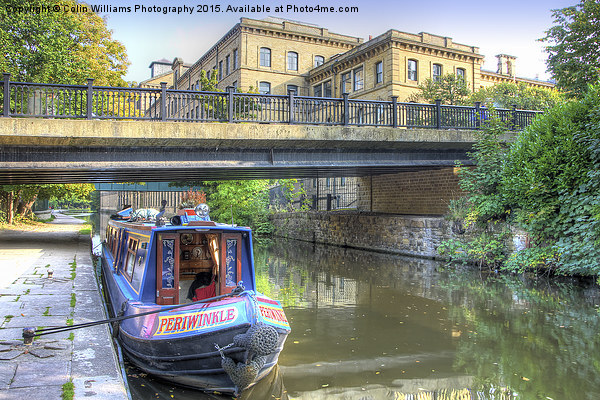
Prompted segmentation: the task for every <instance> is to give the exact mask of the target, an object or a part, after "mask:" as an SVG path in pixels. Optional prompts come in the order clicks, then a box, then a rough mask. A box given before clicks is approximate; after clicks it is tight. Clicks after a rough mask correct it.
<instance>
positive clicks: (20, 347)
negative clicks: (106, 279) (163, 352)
mask: <svg viewBox="0 0 600 400" xmlns="http://www.w3.org/2000/svg"><path fill="white" fill-rule="evenodd" d="M82 222H83V221H82V220H79V219H76V218H72V217H68V216H66V215H63V214H57V218H56V219H55V220H54V221H53V222H52V223H50V224H43V225H39V226H35V227H32V228H31V229H29V228H28V229H27V230H12V229H5V230H0V400H4V399H45V400H54V399H61V398H62V394H63V390H65V389H64V388H63V385H65V384H67V385H66V386H65V387H66V388H67V390H68V386H70V385H69V384H68V382H72V383H73V389H72V390H73V392H74V393H73V395H74V396H73V398H74V399H90V400H99V399H103V400H104V399H110V400H113V399H115V400H119V399H127V398H128V392H127V390H126V386H125V384H124V381H123V378H122V374H121V369H120V366H119V362H118V360H117V358H116V356H115V351H114V349H113V344H112V341H111V337H110V331H109V330H108V327H107V326H106V325H100V326H95V327H91V328H84V329H77V330H73V331H68V332H63V333H57V334H52V335H46V336H41V337H39V338H36V339H35V340H34V343H33V344H32V345H30V346H25V345H24V344H23V341H22V334H23V328H24V327H38V328H39V327H50V326H63V325H67V324H70V323H74V324H78V323H82V322H89V321H95V320H101V319H105V318H106V316H105V313H104V309H103V306H102V299H101V295H100V292H99V290H98V285H97V283H96V278H95V276H94V271H93V264H92V259H91V255H90V250H91V249H90V246H91V241H90V236H89V234H81V233H79V232H80V230H81V229H82V225H81V223H82ZM50 270H52V272H53V273H52V277H48V272H49V271H50Z"/></svg>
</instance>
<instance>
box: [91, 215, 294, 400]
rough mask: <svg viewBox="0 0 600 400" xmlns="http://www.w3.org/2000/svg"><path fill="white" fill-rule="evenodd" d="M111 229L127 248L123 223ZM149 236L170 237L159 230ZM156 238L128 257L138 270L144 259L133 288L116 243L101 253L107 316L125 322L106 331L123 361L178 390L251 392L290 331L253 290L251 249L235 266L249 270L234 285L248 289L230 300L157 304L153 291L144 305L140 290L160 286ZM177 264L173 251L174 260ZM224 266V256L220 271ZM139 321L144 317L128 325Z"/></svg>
mask: <svg viewBox="0 0 600 400" xmlns="http://www.w3.org/2000/svg"><path fill="white" fill-rule="evenodd" d="M116 228H119V230H120V231H119V232H118V233H115V232H112V233H111V234H113V235H115V238H117V237H118V238H119V240H120V241H121V243H122V245H123V246H127V243H129V244H131V243H132V240H131V238H133V237H135V235H136V231H135V229H133V230H128V229H127V226H126V224H123V223H120V224H118V225H116ZM116 228H115V229H116ZM182 229H183V228H181V227H179V228H178V232H179V233H178V234H180V233H181V232H185V231H184V230H182ZM172 230H173V229H172ZM156 231H157V232H165V234H167V235H171V236H172V235H173V234H172V233H171V231H169V230H167V229H164V228H163V229H162V230H156ZM157 232H154V231H152V230H151V231H150V232H148V233H150V235H146V236H148V239H146V240H147V242H148V244H147V245H146V249H145V250H146V251H147V254H145V255H142V254H141V253H139V252H136V251H131V249H130V251H129V253H131V254H133V255H135V257H136V258H135V260H138V261H136V262H138V264H139V265H138V264H135V265H136V268H142V261H139V260H144V259H145V272H144V274H143V278H144V279H143V280H142V282H141V283H139V284H138V286H134V285H132V282H133V283H135V276H136V275H135V271H134V270H129V271H128V272H129V273H126V272H127V268H128V267H127V265H126V264H127V256H122V255H123V254H126V252H127V248H125V250H122V249H121V250H119V248H120V247H119V246H120V245H119V244H118V243H107V244H106V245H105V246H104V248H103V251H102V257H101V260H102V275H103V281H104V285H105V291H106V294H107V297H108V300H109V302H110V307H109V308H110V309H111V311H112V313H113V315H114V316H118V317H125V318H126V319H123V320H122V321H120V322H119V323H115V324H113V334H114V336H115V338H116V339H117V340H118V342H119V344H120V345H121V347H122V349H123V351H124V353H125V354H126V356H127V357H128V359H129V360H130V361H131V362H132V363H133V364H134V365H136V366H137V367H138V368H140V369H141V370H143V371H145V372H147V373H149V374H152V375H154V376H156V377H159V378H162V379H165V380H168V381H171V382H173V383H175V384H178V385H183V386H187V387H193V388H197V389H200V390H205V391H218V392H225V393H239V392H240V391H242V390H243V389H246V388H248V387H250V386H252V385H253V384H254V383H256V382H257V381H258V380H260V379H261V378H263V377H264V376H266V375H267V374H268V373H269V371H270V370H271V369H272V368H273V367H274V366H275V365H276V364H277V360H278V357H279V353H280V352H281V350H282V349H283V345H284V343H285V340H286V338H287V335H288V334H289V331H290V328H289V324H288V322H287V319H286V317H285V314H284V312H283V309H282V307H281V305H280V304H279V302H277V301H274V300H272V299H270V298H268V297H266V296H264V295H262V294H260V293H257V292H256V291H255V290H254V287H253V283H254V279H253V274H254V269H253V265H251V263H252V257H251V247H249V248H242V249H241V250H239V251H238V255H241V257H238V258H241V259H242V261H240V262H239V265H241V266H242V267H243V268H248V269H249V270H248V271H246V272H245V273H240V274H239V275H240V276H239V277H241V276H242V275H244V274H245V275H246V276H247V275H249V274H251V275H252V279H251V288H250V289H248V290H241V289H238V290H234V291H233V292H229V293H227V292H226V291H225V290H223V289H221V290H223V294H221V295H220V296H218V298H217V299H216V300H212V301H208V302H192V303H187V304H186V303H185V302H183V301H181V302H177V303H172V304H166V305H165V304H157V303H158V301H159V299H160V298H159V294H160V293H159V292H160V291H159V290H158V289H157V290H156V301H154V300H153V299H150V301H148V299H144V296H145V295H144V293H149V292H150V290H149V289H148V288H146V292H144V287H145V286H144V285H149V286H151V287H153V285H159V286H160V281H161V279H160V277H158V278H157V277H156V273H155V272H154V271H156V270H157V267H156V263H157V262H160V259H161V256H160V254H161V253H160V252H158V253H157V250H156V249H155V248H156V246H157V245H156V243H157V242H158V238H155V236H157V235H158V234H157ZM215 232H216V231H215ZM218 232H220V234H221V233H222V234H223V236H224V237H225V236H226V235H228V234H230V233H229V232H227V231H225V230H224V228H222V227H221V228H220V230H218ZM130 233H131V235H130ZM138 234H139V231H138ZM184 234H185V233H184ZM140 235H141V234H140ZM171 236H168V237H171ZM226 237H229V236H226ZM240 238H241V236H240ZM140 247H143V246H140ZM134 250H135V249H134ZM179 253H181V254H183V253H182V251H180V252H179ZM246 254H250V256H248V257H246V259H245V260H248V263H249V264H250V265H247V266H244V262H246V261H245V260H244V257H245V255H246ZM179 256H180V255H179V254H177V251H175V257H179ZM132 257H133V256H132ZM181 257H183V255H181ZM185 257H187V255H185ZM157 260H158V261H157ZM225 263H226V260H225V256H224V257H223V263H222V265H221V267H223V266H224V264H225ZM121 264H123V265H121ZM217 264H218V263H217ZM175 265H177V268H179V265H178V264H175ZM158 271H159V272H160V267H159V268H158ZM240 271H241V270H240ZM153 274H154V276H153ZM239 277H238V278H239ZM157 282H159V283H157ZM224 284H225V283H222V284H221V285H222V286H223V285H224ZM132 288H133V289H136V288H137V289H138V290H137V291H136V290H132ZM152 293H154V289H152ZM146 297H147V296H146ZM138 314H143V315H140V316H139V317H134V316H135V315H138Z"/></svg>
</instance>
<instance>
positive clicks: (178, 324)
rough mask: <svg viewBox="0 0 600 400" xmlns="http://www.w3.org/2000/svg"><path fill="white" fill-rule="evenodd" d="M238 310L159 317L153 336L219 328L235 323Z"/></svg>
mask: <svg viewBox="0 0 600 400" xmlns="http://www.w3.org/2000/svg"><path fill="white" fill-rule="evenodd" d="M237 317H238V310H237V308H235V307H228V308H221V309H218V310H214V311H213V310H204V311H199V312H195V313H190V314H183V315H173V316H162V315H161V316H159V317H158V329H157V330H156V333H155V334H154V336H161V335H171V334H175V333H185V332H191V331H195V330H199V329H205V328H211V327H214V326H220V325H225V324H228V323H230V322H232V321H235V320H236V319H237Z"/></svg>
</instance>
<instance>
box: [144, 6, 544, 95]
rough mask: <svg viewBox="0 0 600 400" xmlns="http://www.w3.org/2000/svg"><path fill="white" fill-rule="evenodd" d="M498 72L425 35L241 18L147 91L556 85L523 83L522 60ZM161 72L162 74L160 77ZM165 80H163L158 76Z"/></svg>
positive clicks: (405, 91)
mask: <svg viewBox="0 0 600 400" xmlns="http://www.w3.org/2000/svg"><path fill="white" fill-rule="evenodd" d="M496 57H497V59H498V68H497V70H496V72H492V71H485V70H482V69H481V66H482V65H483V61H484V56H483V55H482V54H480V53H479V48H478V47H476V46H471V45H465V44H460V43H455V42H454V41H453V40H452V38H450V37H445V36H439V35H434V34H430V33H426V32H421V33H418V34H414V33H407V32H401V31H398V30H395V29H390V30H388V31H387V32H385V33H383V34H382V35H380V36H377V37H375V38H370V39H369V40H368V41H366V42H364V41H363V39H361V38H358V37H353V36H347V35H341V34H337V33H333V32H330V31H329V30H328V29H326V28H322V27H319V26H317V25H313V24H308V23H303V22H297V21H290V20H286V19H281V18H274V17H269V18H265V19H263V20H255V19H250V18H241V19H240V22H239V23H238V24H236V25H235V26H234V27H233V28H231V29H230V30H229V31H228V32H227V33H226V34H225V35H224V36H223V37H222V38H221V39H219V41H217V43H215V44H214V45H213V46H212V47H211V48H210V49H209V50H208V51H207V52H206V53H205V54H204V55H203V56H202V57H200V59H198V60H197V61H196V62H194V63H193V64H192V65H188V64H184V62H183V60H181V59H180V58H176V59H175V60H174V61H173V62H172V63H171V70H170V72H164V69H163V68H164V67H165V64H166V60H159V61H155V62H153V63H152V64H150V68H151V75H152V77H151V79H149V80H146V81H144V82H142V83H141V84H140V86H142V87H157V86H159V85H160V82H166V83H167V85H168V86H169V87H172V88H175V89H182V90H202V88H201V87H200V74H201V71H202V70H205V71H215V73H216V74H217V77H218V82H219V83H218V86H217V87H218V89H219V90H225V88H226V87H228V86H232V87H235V88H237V89H240V90H242V91H250V90H253V91H258V92H260V93H264V94H276V95H285V94H287V93H288V92H289V91H290V90H293V91H295V92H296V94H298V95H301V96H315V97H341V96H342V93H344V92H346V93H349V97H350V98H356V99H366V100H389V99H390V98H391V96H397V97H398V99H399V101H404V100H406V99H407V98H408V97H409V96H410V95H411V94H412V93H414V92H416V91H417V90H418V86H419V84H421V83H423V82H424V81H425V80H426V79H428V78H430V79H436V77H439V76H442V75H444V74H447V73H452V74H456V75H459V76H462V77H463V78H464V79H465V80H466V81H467V83H468V85H469V87H470V88H471V90H473V91H475V90H477V89H479V88H481V87H486V86H490V85H494V84H496V83H500V82H525V83H526V84H528V85H531V86H538V87H553V86H554V85H553V84H552V83H550V82H545V81H540V80H537V79H529V78H520V77H518V76H517V75H516V57H514V56H510V55H507V54H499V55H497V56H496ZM160 72H162V73H160ZM157 73H158V75H157Z"/></svg>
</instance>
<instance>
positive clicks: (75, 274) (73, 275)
mask: <svg viewBox="0 0 600 400" xmlns="http://www.w3.org/2000/svg"><path fill="white" fill-rule="evenodd" d="M69 265H70V266H71V280H72V281H74V280H75V277H76V276H77V273H76V272H75V269H77V259H76V257H73V262H72V263H71V264H69Z"/></svg>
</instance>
